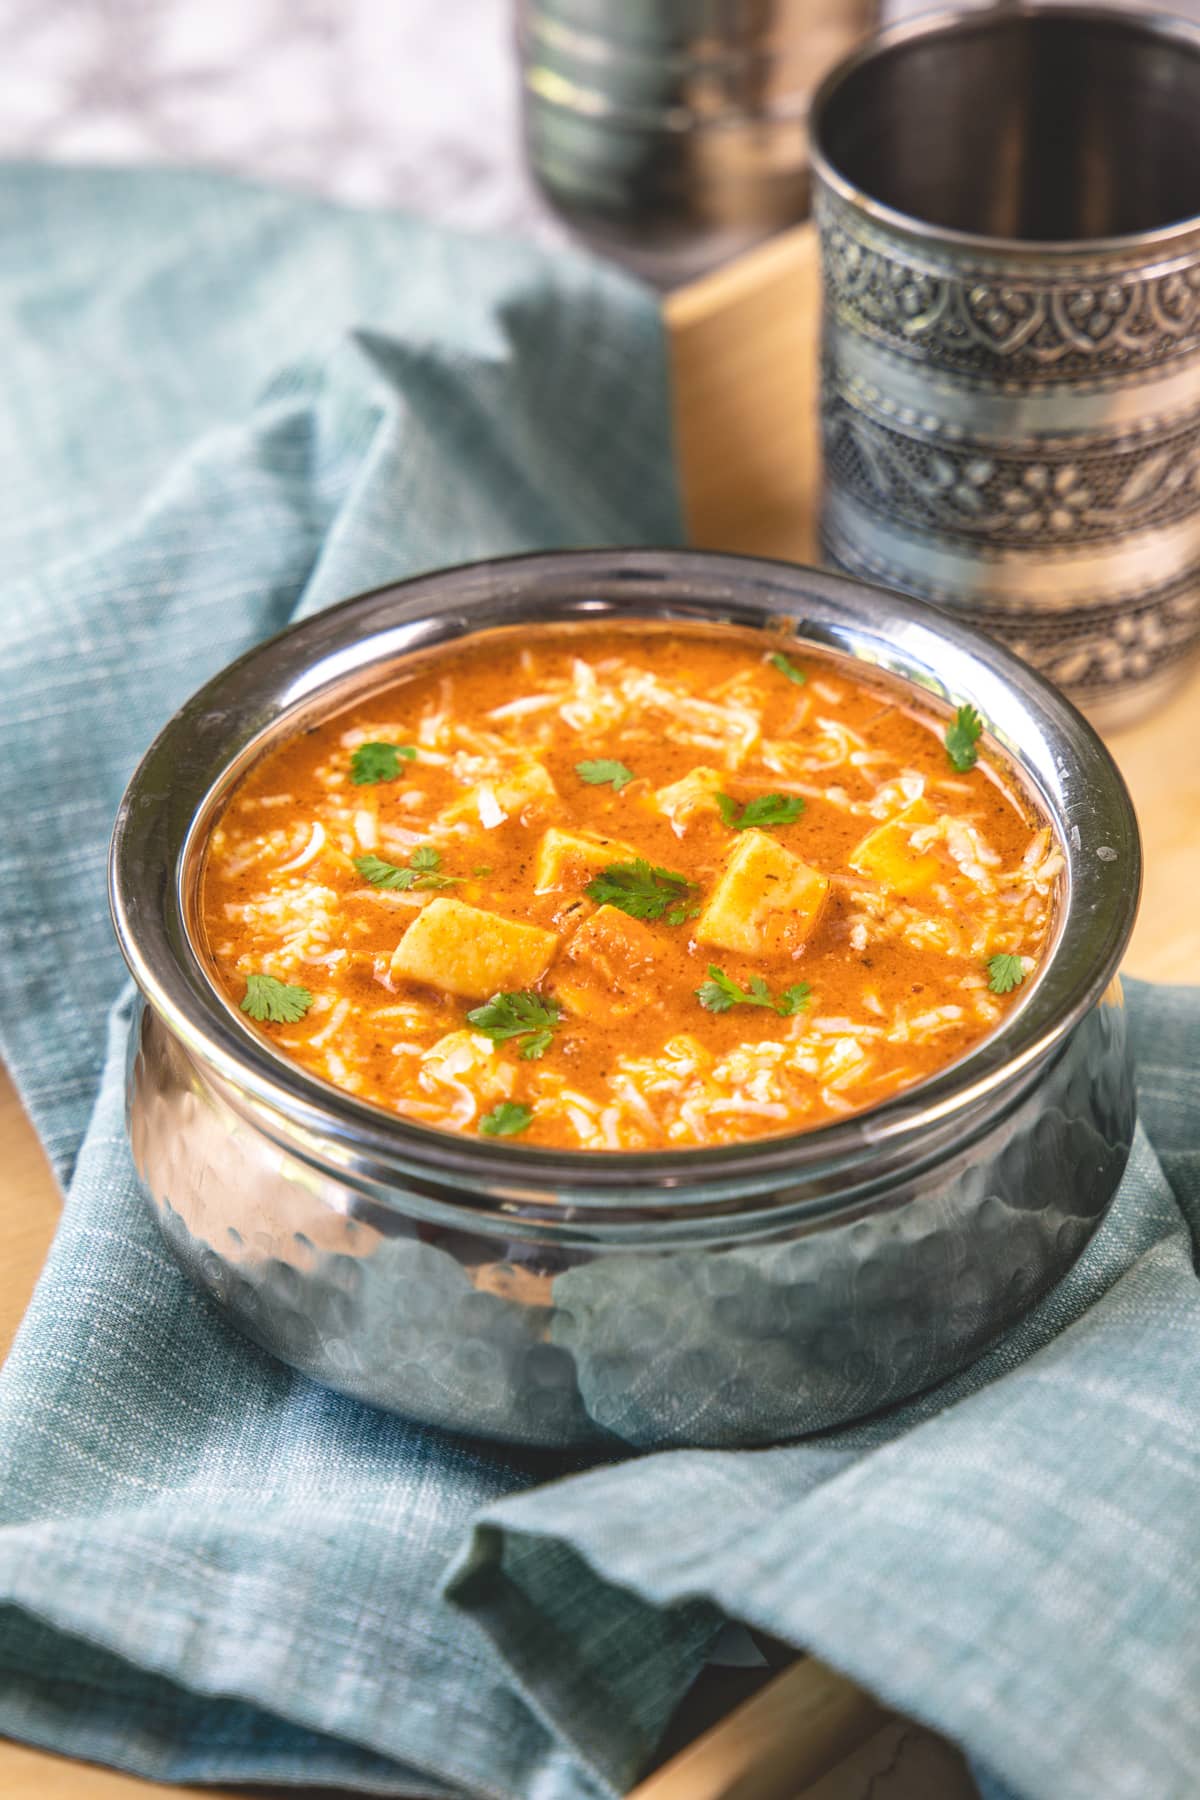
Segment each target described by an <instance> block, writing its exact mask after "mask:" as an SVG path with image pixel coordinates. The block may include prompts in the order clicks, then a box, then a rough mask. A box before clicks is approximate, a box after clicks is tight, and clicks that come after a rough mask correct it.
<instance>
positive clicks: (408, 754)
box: [350, 743, 417, 787]
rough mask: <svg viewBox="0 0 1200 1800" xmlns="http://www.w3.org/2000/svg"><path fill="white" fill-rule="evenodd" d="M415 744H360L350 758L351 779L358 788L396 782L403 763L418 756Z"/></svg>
mask: <svg viewBox="0 0 1200 1800" xmlns="http://www.w3.org/2000/svg"><path fill="white" fill-rule="evenodd" d="M416 754H417V752H416V747H415V746H414V745H413V744H378V743H372V744H360V745H359V746H358V749H357V750H356V751H355V752H354V754H353V756H352V757H351V758H350V779H351V781H352V782H353V783H354V784H355V786H356V787H365V786H366V784H367V783H368V782H372V781H395V780H396V777H397V776H398V775H399V774H400V764H401V762H412V760H413V758H414V757H415V756H416Z"/></svg>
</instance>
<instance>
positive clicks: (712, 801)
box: [654, 765, 727, 836]
mask: <svg viewBox="0 0 1200 1800" xmlns="http://www.w3.org/2000/svg"><path fill="white" fill-rule="evenodd" d="M726 780H727V777H726V776H724V775H722V774H721V773H720V772H719V770H717V769H709V768H706V767H704V766H703V765H701V767H700V768H698V769H693V770H692V771H691V773H690V774H688V775H685V776H684V777H683V778H682V780H680V781H673V782H672V783H671V785H670V786H669V787H661V788H659V789H658V791H657V793H656V794H655V796H654V798H655V801H656V803H657V805H658V810H659V812H660V813H665V814H666V816H667V818H668V819H670V821H671V824H672V825H673V826H674V828H675V833H676V836H679V835H680V834H681V833H682V830H683V827H684V826H685V825H686V824H687V822H688V820H689V819H691V818H694V817H695V815H696V814H697V813H705V812H711V813H715V812H719V811H720V808H719V807H718V805H717V798H716V797H717V795H718V794H719V793H720V791H721V789H722V788H723V787H724V786H725V782H726Z"/></svg>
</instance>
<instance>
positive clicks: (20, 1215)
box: [0, 227, 1200, 1800]
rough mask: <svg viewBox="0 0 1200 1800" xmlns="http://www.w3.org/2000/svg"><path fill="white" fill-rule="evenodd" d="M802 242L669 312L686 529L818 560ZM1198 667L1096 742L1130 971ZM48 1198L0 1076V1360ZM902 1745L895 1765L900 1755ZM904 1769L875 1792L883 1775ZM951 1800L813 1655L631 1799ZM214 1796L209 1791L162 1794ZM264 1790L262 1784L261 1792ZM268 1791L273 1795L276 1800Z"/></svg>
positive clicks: (809, 263) (1192, 869)
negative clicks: (1127, 796) (1114, 779)
mask: <svg viewBox="0 0 1200 1800" xmlns="http://www.w3.org/2000/svg"><path fill="white" fill-rule="evenodd" d="M816 308H817V289H816V279H815V265H814V258H813V245H812V239H811V234H810V231H809V229H808V228H807V227H803V228H801V229H800V230H798V231H795V232H791V233H789V234H787V235H786V236H784V237H781V238H777V239H776V240H775V241H774V242H773V243H771V244H769V245H767V246H766V247H765V248H764V249H762V250H759V251H757V252H755V253H753V254H752V255H751V256H748V257H746V258H743V259H742V261H741V262H739V263H736V264H734V265H732V266H731V267H730V268H728V269H726V270H723V271H720V272H718V273H717V274H716V275H713V276H709V277H708V278H707V279H706V280H704V281H702V282H698V283H696V284H694V285H693V286H692V287H689V288H685V289H682V290H680V291H679V292H678V293H676V294H674V295H673V296H671V298H670V299H669V300H668V301H667V302H666V307H665V311H666V317H667V322H668V326H669V332H670V341H671V353H672V359H673V364H674V377H675V392H676V414H677V438H678V454H679V461H680V468H681V471H682V478H683V486H684V494H685V501H686V505H687V512H688V527H689V532H690V534H691V536H692V538H693V540H694V541H695V542H696V543H698V544H703V545H705V546H708V547H710V548H714V549H725V550H742V551H748V552H753V553H756V554H760V555H766V556H782V557H788V558H793V559H795V560H798V561H811V560H813V558H814V543H813V529H812V525H813V501H814V493H815V479H816V469H817V451H816V424H815V421H816V407H815V394H816V374H815V358H814V345H815V334H814V324H815V319H816ZM1198 720H1200V667H1198V668H1197V669H1195V670H1193V672H1192V675H1191V678H1190V679H1189V680H1188V682H1187V683H1186V684H1185V685H1184V686H1183V687H1182V688H1181V689H1180V690H1179V691H1178V692H1177V694H1176V696H1175V698H1174V699H1173V700H1172V701H1171V702H1170V704H1168V705H1167V706H1166V707H1164V708H1163V709H1162V710H1160V711H1159V712H1158V713H1156V714H1155V715H1154V717H1153V718H1152V719H1150V720H1148V721H1147V722H1146V723H1144V724H1142V725H1139V726H1136V727H1134V728H1132V729H1131V730H1128V731H1125V732H1122V733H1120V734H1119V735H1117V736H1115V737H1113V738H1111V739H1110V745H1111V748H1112V750H1113V753H1114V755H1115V756H1116V758H1117V761H1118V762H1119V763H1120V765H1121V768H1122V770H1123V771H1124V774H1125V777H1126V780H1127V781H1128V783H1129V786H1130V789H1131V791H1132V793H1133V797H1134V801H1135V804H1136V806H1137V809H1138V814H1139V817H1140V819H1141V824H1142V832H1143V836H1144V839H1145V847H1146V885H1145V893H1144V898H1143V903H1142V912H1141V917H1140V920H1139V923H1138V927H1137V931H1136V934H1135V936H1134V940H1133V944H1132V947H1131V950H1130V954H1129V957H1128V960H1127V964H1126V966H1127V968H1128V969H1129V970H1130V971H1131V972H1132V973H1134V974H1136V975H1142V976H1146V977H1148V978H1151V979H1154V980H1158V981H1194V980H1196V979H1197V975H1198V972H1200V904H1197V897H1198V896H1200V729H1198ZM58 1204H59V1203H58V1196H57V1193H56V1191H55V1188H54V1184H53V1182H52V1180H51V1178H50V1174H49V1171H48V1169H47V1167H46V1164H45V1161H44V1159H43V1157H42V1153H41V1150H40V1148H39V1146H38V1143H37V1140H36V1139H35V1137H34V1136H33V1133H32V1131H31V1129H30V1127H29V1124H28V1122H27V1120H26V1119H25V1116H24V1114H23V1113H22V1111H21V1108H20V1105H19V1103H18V1101H17V1099H16V1096H15V1094H14V1093H13V1090H12V1087H11V1085H10V1083H9V1082H8V1081H7V1079H6V1078H5V1077H4V1076H3V1074H2V1073H0V1355H3V1354H4V1353H5V1352H6V1351H7V1348H8V1345H9V1343H10V1341H11V1338H12V1334H13V1332H14V1331H15V1329H16V1327H17V1324H18V1322H19V1320H20V1317H21V1314H22V1313H23V1311H24V1308H25V1305H26V1302H27V1300H28V1297H29V1293H30V1290H31V1289H32V1287H33V1283H34V1281H35V1280H36V1277H37V1273H38V1270H39V1269H40V1267H41V1264H42V1259H43V1258H44V1256H45V1253H46V1249H47V1247H48V1245H49V1242H50V1238H51V1236H52V1234H53V1231H54V1226H55V1222H56V1219H57V1215H58ZM901 1751H903V1756H902V1755H901ZM905 1759H907V1765H908V1768H909V1774H908V1776H905V1775H904V1773H903V1770H901V1772H900V1774H899V1776H898V1777H897V1779H896V1780H895V1781H893V1780H892V1779H891V1778H890V1777H889V1779H888V1783H887V1785H886V1786H885V1785H884V1783H883V1781H882V1780H881V1779H880V1771H881V1770H883V1769H885V1768H892V1767H893V1765H895V1766H897V1767H898V1766H899V1765H900V1764H901V1763H902V1762H904V1761H905ZM868 1789H870V1792H871V1794H872V1796H873V1800H891V1797H892V1796H895V1800H958V1797H959V1796H965V1795H969V1794H971V1793H973V1791H974V1790H973V1788H972V1787H971V1785H970V1783H969V1782H968V1781H967V1778H966V1776H965V1773H964V1772H963V1770H962V1766H961V1763H960V1762H959V1761H958V1759H957V1757H956V1756H955V1754H954V1753H953V1752H951V1751H950V1750H949V1749H948V1748H947V1747H946V1746H944V1745H941V1744H940V1743H939V1741H938V1740H936V1739H934V1738H933V1737H931V1736H930V1734H928V1733H924V1732H921V1731H918V1730H915V1729H914V1728H912V1727H908V1726H906V1725H904V1724H903V1723H901V1722H896V1721H892V1720H890V1719H888V1718H887V1717H886V1716H885V1715H882V1714H881V1713H880V1712H879V1710H878V1709H877V1708H876V1707H875V1706H874V1703H873V1702H871V1701H870V1700H869V1699H868V1698H867V1696H865V1695H863V1694H861V1693H859V1691H858V1690H857V1689H855V1688H853V1687H851V1685H850V1684H849V1683H847V1682H843V1681H842V1680H841V1678H840V1677H838V1676H835V1675H833V1674H832V1672H831V1671H828V1670H825V1669H823V1668H822V1666H821V1665H820V1664H819V1663H816V1662H813V1661H805V1662H801V1663H799V1664H797V1665H796V1666H795V1667H794V1668H792V1669H790V1670H787V1671H785V1673H784V1674H782V1675H781V1676H778V1677H776V1679H775V1681H774V1682H773V1683H772V1684H771V1685H770V1686H768V1687H767V1688H765V1689H764V1691H763V1692H762V1693H761V1694H759V1695H758V1696H757V1697H756V1698H755V1699H754V1700H752V1701H750V1702H749V1703H748V1704H747V1705H746V1706H744V1707H743V1708H741V1709H740V1710H739V1711H737V1712H735V1713H734V1714H732V1715H731V1716H730V1718H729V1719H728V1720H726V1721H725V1722H724V1723H723V1724H721V1725H719V1726H718V1727H717V1728H716V1729H715V1730H714V1731H713V1732H711V1733H709V1734H708V1735H707V1736H706V1737H705V1738H703V1739H701V1740H699V1741H698V1742H697V1743H696V1744H695V1745H693V1746H692V1747H691V1749H690V1750H688V1751H685V1752H684V1753H683V1754H682V1755H681V1756H680V1757H678V1758H676V1759H675V1760H674V1761H673V1762H672V1763H671V1764H669V1765H668V1766H667V1767H666V1768H665V1769H664V1770H662V1771H660V1773H659V1774H658V1775H656V1776H654V1777H652V1778H651V1780H650V1781H649V1782H648V1783H646V1784H644V1786H643V1788H642V1789H640V1790H639V1794H640V1795H641V1796H642V1800H726V1797H727V1796H731V1795H733V1793H734V1792H735V1790H736V1795H737V1800H798V1797H799V1795H801V1794H803V1795H804V1796H805V1800H862V1796H864V1795H865V1794H866V1792H867V1791H868ZM155 1791H158V1792H162V1791H163V1790H161V1789H154V1788H152V1786H151V1785H150V1784H149V1783H146V1782H142V1781H137V1780H134V1779H132V1778H130V1777H128V1776H124V1775H117V1774H114V1773H111V1772H110V1771H107V1770H101V1769H95V1768H92V1767H89V1766H84V1765H82V1764H78V1763H72V1762H68V1761H65V1760H64V1759H62V1758H60V1757H55V1756H48V1755H44V1754H42V1753H41V1752H39V1751H34V1750H30V1749H26V1748H25V1747H23V1746H20V1745H16V1744H7V1743H0V1794H3V1795H4V1796H5V1797H6V1800H134V1796H136V1795H141V1796H143V1797H146V1796H148V1795H149V1794H150V1793H152V1792H155ZM174 1791H175V1792H176V1793H194V1794H196V1795H201V1794H205V1795H208V1796H212V1795H213V1793H214V1790H213V1789H211V1788H206V1789H199V1788H196V1789H175V1790H174ZM276 1791H278V1790H276ZM281 1800H282V1797H281Z"/></svg>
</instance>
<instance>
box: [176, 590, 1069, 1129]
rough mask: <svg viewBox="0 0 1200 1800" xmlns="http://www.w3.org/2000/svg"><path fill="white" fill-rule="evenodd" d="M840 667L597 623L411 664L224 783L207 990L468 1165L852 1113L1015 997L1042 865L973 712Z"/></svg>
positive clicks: (1023, 808) (1044, 919) (1037, 831)
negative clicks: (227, 789)
mask: <svg viewBox="0 0 1200 1800" xmlns="http://www.w3.org/2000/svg"><path fill="white" fill-rule="evenodd" d="M860 668H861V665H857V664H851V663H849V662H848V661H845V660H844V659H835V658H825V657H822V656H820V655H818V654H816V653H814V652H812V651H810V650H808V649H807V648H806V647H803V646H800V645H797V644H794V643H791V642H790V641H788V640H786V639H774V638H770V639H764V637H763V635H762V634H761V633H743V632H740V631H736V630H732V629H727V630H721V629H718V630H715V631H714V630H713V629H711V628H708V629H706V628H704V627H692V628H689V627H684V628H678V629H676V628H663V627H659V626H654V625H649V624H647V625H638V626H633V625H625V626H620V627H613V626H610V625H605V624H602V623H599V622H597V623H596V624H595V625H590V624H584V625H574V626H566V625H565V626H546V627H541V628H538V629H537V630H535V631H534V632H522V633H520V634H510V633H491V634H486V635H480V636H477V637H475V638H472V639H468V640H466V641H464V642H463V643H461V644H459V645H456V646H451V647H448V648H443V649H440V650H437V651H433V652H429V653H425V654H423V655H422V656H420V657H416V658H413V659H412V660H411V662H410V663H409V664H408V665H407V666H405V665H401V669H402V673H401V674H400V676H399V678H397V679H394V680H393V681H392V683H391V685H389V686H388V687H386V688H383V689H381V690H379V691H377V692H376V693H374V694H373V695H372V696H370V697H369V698H366V699H362V700H359V701H357V702H356V703H355V704H354V705H353V706H351V707H350V708H348V709H347V710H344V711H342V712H340V713H338V714H337V715H336V716H332V717H329V718H327V719H326V720H325V721H323V722H321V723H319V724H317V725H316V726H315V727H310V728H309V729H308V730H306V731H304V732H302V733H300V734H298V735H296V736H295V737H293V738H292V739H291V740H289V741H286V742H284V743H282V744H281V745H280V746H279V747H277V748H275V749H273V750H271V751H270V752H268V753H267V754H266V755H264V757H263V758H262V760H261V761H259V762H258V763H257V764H256V765H254V767H253V768H252V769H251V771H250V772H249V774H248V775H247V776H246V777H245V778H244V779H243V780H242V781H241V783H240V784H239V785H238V786H237V787H236V788H235V789H234V791H233V793H232V796H231V798H230V799H229V801H228V803H227V805H226V807H225V809H224V811H223V813H222V815H221V817H220V819H219V821H218V824H217V826H216V828H215V830H214V831H213V833H212V837H211V840H210V844H209V848H208V854H207V858H206V863H205V870H204V884H203V894H202V904H203V916H204V927H205V931H206V934H207V939H208V948H209V951H210V954H211V957H212V960H213V963H214V964H215V969H216V973H217V979H218V981H219V984H220V985H221V986H222V987H223V989H224V991H225V993H226V994H227V995H228V997H229V999H230V1001H231V1002H232V1003H233V1004H234V1005H235V1006H237V1007H239V1008H240V1009H241V1012H242V1014H243V1015H244V1017H245V1019H246V1021H247V1025H248V1028H250V1029H256V1030H258V1031H260V1032H261V1033H262V1034H263V1036H264V1037H265V1038H266V1039H267V1040H268V1041H269V1042H270V1044H271V1045H272V1046H273V1047H274V1048H275V1049H276V1050H277V1051H279V1052H281V1053H283V1054H285V1055H287V1056H289V1057H293V1058H294V1059H295V1060H296V1061H297V1062H298V1063H301V1064H302V1065H303V1066H304V1067H305V1068H306V1069H308V1070H310V1071H311V1072H312V1073H313V1074H314V1075H317V1076H320V1077H322V1078H323V1079H324V1080H326V1081H329V1082H332V1083H334V1084H335V1085H336V1086H337V1087H340V1088H343V1089H345V1090H347V1091H348V1092H349V1093H351V1094H354V1095H356V1096H358V1097H359V1098H360V1099H362V1100H365V1101H369V1102H372V1103H374V1104H375V1105H377V1106H381V1107H385V1108H387V1109H388V1110H390V1111H391V1112H393V1113H397V1114H400V1115H402V1116H403V1117H405V1118H406V1119H410V1120H413V1121H416V1122H419V1123H421V1124H423V1125H427V1126H432V1127H435V1128H438V1129H441V1130H445V1131H454V1132H462V1133H469V1134H475V1133H480V1134H482V1135H483V1136H484V1137H485V1138H488V1139H495V1140H497V1142H501V1141H504V1140H509V1141H513V1142H520V1143H523V1144H535V1145H543V1146H556V1147H560V1148H568V1149H574V1150H578V1149H583V1150H597V1151H622V1150H645V1149H656V1148H669V1149H690V1148H699V1147H703V1146H705V1145H711V1144H723V1143H730V1142H733V1141H737V1140H744V1139H749V1138H758V1137H764V1136H767V1135H771V1134H778V1133H781V1132H794V1131H803V1130H808V1129H811V1128H812V1127H814V1126H819V1125H822V1124H825V1123H827V1122H828V1121H830V1120H833V1119H837V1118H840V1117H842V1116H843V1115H845V1114H848V1113H851V1112H856V1111H859V1110H861V1109H863V1108H866V1107H871V1106H875V1105H878V1104H879V1103H880V1102H881V1101H883V1100H885V1099H886V1098H887V1097H888V1096H890V1095H892V1094H895V1093H896V1092H897V1091H898V1090H900V1089H902V1088H907V1087H910V1086H912V1085H913V1084H914V1083H916V1082H919V1081H922V1080H924V1079H925V1078H927V1077H928V1076H930V1075H931V1074H933V1073H935V1072H936V1071H938V1070H939V1069H941V1068H943V1067H944V1066H945V1065H946V1064H948V1063H950V1062H952V1061H954V1060H955V1059H956V1058H958V1057H960V1056H961V1055H962V1054H963V1053H964V1052H965V1051H966V1050H968V1049H970V1047H971V1046H972V1045H973V1044H975V1043H976V1042H977V1041H978V1040H979V1039H981V1038H982V1037H984V1036H985V1035H987V1034H988V1033H989V1032H991V1031H992V1030H994V1029H995V1027H996V1025H997V1024H998V1023H999V1022H1000V1020H1001V1019H1002V1018H1003V1016H1004V1014H1005V1012H1006V1011H1007V1010H1008V1009H1009V1008H1010V1007H1011V1006H1013V1005H1014V1004H1016V1003H1017V1001H1018V1000H1019V998H1020V993H1019V990H1020V987H1021V984H1022V982H1024V981H1026V980H1028V979H1030V978H1031V976H1032V975H1033V973H1034V971H1035V969H1036V966H1037V964H1038V961H1039V959H1040V958H1041V957H1042V955H1043V954H1044V951H1045V947H1046V944H1047V940H1048V937H1049V933H1050V929H1051V924H1052V918H1053V910H1054V903H1055V891H1056V885H1057V881H1058V878H1059V875H1060V872H1061V870H1062V867H1063V859H1062V857H1061V855H1060V853H1059V850H1058V846H1057V844H1056V842H1055V841H1054V840H1053V838H1052V836H1051V833H1050V831H1049V830H1048V829H1047V828H1046V826H1045V824H1044V823H1043V821H1042V820H1041V819H1040V818H1039V817H1037V816H1036V814H1035V813H1034V811H1033V809H1032V806H1031V804H1030V802H1029V800H1028V798H1027V797H1026V795H1025V794H1024V793H1023V792H1022V791H1021V789H1020V788H1019V787H1018V786H1017V785H1016V783H1015V782H1014V780H1013V778H1012V775H1011V772H1010V770H1009V769H1008V767H1007V765H1006V764H1004V763H1003V762H1001V761H1000V759H999V758H998V757H997V756H996V755H995V754H994V753H992V752H991V751H990V750H989V748H988V744H987V740H986V738H985V737H984V736H983V735H982V733H981V721H980V720H979V719H978V717H977V716H976V715H975V714H974V713H973V712H972V711H971V709H970V708H962V709H960V710H959V713H958V714H957V715H956V716H952V717H951V716H948V715H946V714H943V713H937V714H935V713H934V711H933V710H932V709H930V710H929V711H928V712H927V711H925V710H924V708H923V702H922V701H921V700H920V698H919V697H918V696H917V693H916V690H915V689H910V688H907V687H903V688H902V687H899V686H895V687H893V686H891V685H888V684H884V683H881V682H877V681H876V680H875V679H874V677H872V678H870V679H868V680H864V679H862V677H861V674H860V673H859V671H860ZM852 670H853V671H854V673H851V671H852Z"/></svg>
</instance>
